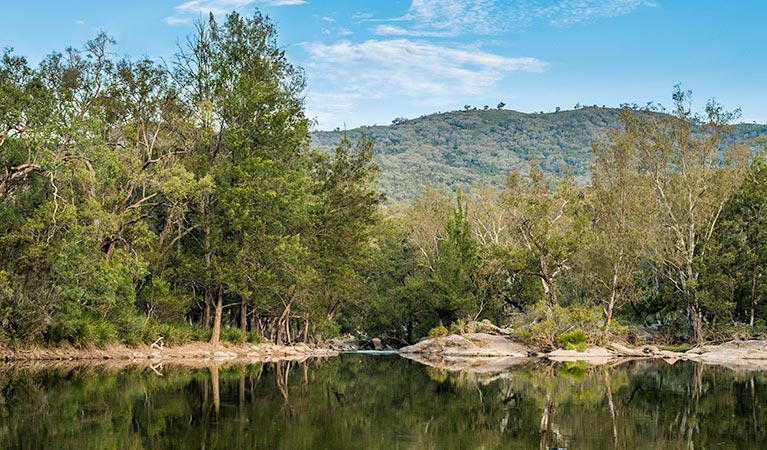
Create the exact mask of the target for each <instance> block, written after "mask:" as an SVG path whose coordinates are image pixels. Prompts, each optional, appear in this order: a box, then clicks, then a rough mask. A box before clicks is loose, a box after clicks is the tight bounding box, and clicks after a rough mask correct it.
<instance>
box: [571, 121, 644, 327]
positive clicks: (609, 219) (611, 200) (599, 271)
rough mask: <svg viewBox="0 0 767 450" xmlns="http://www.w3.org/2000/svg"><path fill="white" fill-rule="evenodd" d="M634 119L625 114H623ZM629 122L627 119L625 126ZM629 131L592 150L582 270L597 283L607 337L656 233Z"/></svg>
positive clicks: (634, 140) (633, 288)
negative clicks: (589, 241) (590, 213)
mask: <svg viewBox="0 0 767 450" xmlns="http://www.w3.org/2000/svg"><path fill="white" fill-rule="evenodd" d="M627 114H632V113H631V112H629V111H623V112H622V113H621V115H622V116H623V115H627ZM628 120H631V119H630V118H626V119H624V121H628ZM634 131H636V130H633V129H624V130H616V131H612V132H610V134H609V136H608V140H607V141H606V142H599V143H597V144H595V145H594V146H593V150H594V155H595V161H594V165H593V166H592V178H591V195H592V196H593V208H594V225H593V228H594V231H595V232H596V236H595V238H594V239H593V245H592V246H591V248H590V249H589V251H588V256H587V260H588V261H589V262H590V264H588V267H587V268H586V269H585V270H587V271H588V272H589V274H590V276H591V277H592V278H593V279H595V280H596V285H597V288H596V290H597V292H598V295H599V297H600V299H601V303H602V306H603V310H604V314H605V321H604V329H605V333H607V332H608V330H609V327H610V324H611V322H612V317H613V313H614V311H615V307H616V305H618V304H620V303H621V302H622V301H623V300H624V297H625V296H626V295H627V294H629V293H631V292H636V291H637V287H636V286H635V284H634V283H633V279H634V276H635V275H636V272H637V270H638V268H639V263H640V261H641V260H642V257H643V256H646V254H647V251H648V249H649V248H650V247H651V246H652V245H653V240H654V239H653V233H654V232H655V230H657V229H658V227H657V226H656V222H655V216H656V215H655V211H654V210H653V208H648V207H647V205H649V204H651V203H652V201H653V197H652V191H651V190H650V186H649V185H648V184H647V183H644V182H643V179H642V177H641V175H640V173H639V170H638V167H637V164H638V158H637V152H636V147H637V140H638V139H640V136H637V135H636V134H634V133H633V132H634Z"/></svg>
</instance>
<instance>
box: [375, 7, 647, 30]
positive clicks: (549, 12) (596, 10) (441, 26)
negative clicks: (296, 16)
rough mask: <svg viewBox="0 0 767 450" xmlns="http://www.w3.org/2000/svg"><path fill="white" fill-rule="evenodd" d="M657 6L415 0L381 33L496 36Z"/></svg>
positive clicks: (382, 28)
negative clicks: (544, 24) (539, 24)
mask: <svg viewBox="0 0 767 450" xmlns="http://www.w3.org/2000/svg"><path fill="white" fill-rule="evenodd" d="M654 6H657V5H656V3H655V2H653V1H651V0H556V1H551V0H412V3H411V4H410V8H409V9H408V11H407V13H406V14H405V15H404V16H402V17H397V18H392V19H385V20H382V21H385V22H395V23H398V24H400V25H379V26H377V27H376V28H375V29H374V32H375V33H376V34H378V35H381V36H420V37H455V36H459V35H463V34H478V35H492V34H498V33H501V32H503V31H507V30H509V29H515V28H516V29H519V28H526V27H529V26H530V25H532V24H533V23H534V22H536V21H543V22H547V23H549V24H550V25H553V26H566V25H572V24H575V23H579V22H586V21H590V20H595V19H600V18H608V17H615V16H620V15H624V14H630V13H633V12H635V11H637V10H639V9H641V8H645V7H654Z"/></svg>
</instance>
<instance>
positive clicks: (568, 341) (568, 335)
mask: <svg viewBox="0 0 767 450" xmlns="http://www.w3.org/2000/svg"><path fill="white" fill-rule="evenodd" d="M557 343H558V344H559V345H560V346H561V347H562V348H564V349H565V350H578V351H579V352H582V351H584V350H586V348H587V347H588V345H589V343H588V337H587V336H586V333H585V332H584V331H583V330H581V329H580V328H576V329H574V330H572V331H566V332H564V333H560V334H559V335H558V336H557Z"/></svg>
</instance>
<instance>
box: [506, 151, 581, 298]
mask: <svg viewBox="0 0 767 450" xmlns="http://www.w3.org/2000/svg"><path fill="white" fill-rule="evenodd" d="M506 194H507V199H508V200H507V201H508V204H509V211H510V216H509V219H508V220H509V226H510V227H511V228H512V229H513V230H514V233H515V236H516V246H514V247H512V249H511V250H512V251H513V252H514V256H513V257H512V259H513V260H515V261H516V263H515V265H516V271H517V272H519V273H522V274H525V275H530V276H534V277H537V278H539V279H540V281H541V285H542V287H543V292H544V294H545V296H546V303H547V304H548V306H549V307H553V306H555V305H557V304H558V303H559V299H558V297H557V288H556V284H555V282H556V279H557V278H558V277H559V276H560V275H561V274H562V273H563V272H564V271H567V270H569V269H570V268H571V267H570V258H571V256H572V255H573V253H574V252H575V250H576V247H577V243H578V237H579V235H580V234H581V232H582V229H583V225H584V222H585V218H586V216H585V214H584V211H583V210H582V208H581V203H582V194H581V193H580V192H579V190H578V188H577V187H576V186H575V185H574V184H573V182H572V180H570V179H567V178H566V179H564V180H563V181H562V182H560V183H559V185H558V186H557V189H556V191H555V192H554V193H553V194H552V192H551V185H550V184H549V182H548V181H546V180H545V178H544V176H543V172H542V171H541V170H540V168H539V166H538V164H537V162H533V163H532V164H531V167H530V177H529V182H528V183H526V184H522V183H521V182H520V180H519V177H518V175H512V176H510V177H509V180H508V182H507V192H506Z"/></svg>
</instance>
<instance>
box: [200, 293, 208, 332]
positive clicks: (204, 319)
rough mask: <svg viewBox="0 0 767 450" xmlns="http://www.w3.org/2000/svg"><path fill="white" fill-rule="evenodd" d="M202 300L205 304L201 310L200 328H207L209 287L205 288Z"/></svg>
mask: <svg viewBox="0 0 767 450" xmlns="http://www.w3.org/2000/svg"><path fill="white" fill-rule="evenodd" d="M203 300H204V302H205V308H204V309H203V310H202V324H201V328H208V327H209V326H210V287H207V286H206V287H205V292H204V293H203Z"/></svg>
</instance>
